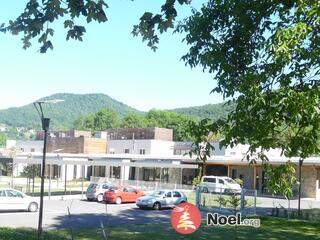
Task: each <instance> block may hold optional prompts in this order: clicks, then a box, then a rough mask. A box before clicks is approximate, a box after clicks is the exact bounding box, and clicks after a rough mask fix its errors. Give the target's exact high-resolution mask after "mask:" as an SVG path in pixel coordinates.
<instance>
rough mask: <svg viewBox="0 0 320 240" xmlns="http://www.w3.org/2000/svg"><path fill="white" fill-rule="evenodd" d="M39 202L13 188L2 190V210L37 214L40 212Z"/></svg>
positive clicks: (0, 192) (0, 206) (0, 207)
mask: <svg viewBox="0 0 320 240" xmlns="http://www.w3.org/2000/svg"><path fill="white" fill-rule="evenodd" d="M38 206H39V200H38V199H37V198H35V197H30V196H28V195H26V194H24V193H22V192H20V191H18V190H15V189H11V188H0V210H1V211H7V210H25V211H29V212H36V211H37V210H38Z"/></svg>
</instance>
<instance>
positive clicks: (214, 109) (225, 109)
mask: <svg viewBox="0 0 320 240" xmlns="http://www.w3.org/2000/svg"><path fill="white" fill-rule="evenodd" d="M234 108H235V105H234V104H230V105H228V104H225V103H218V104H206V105H203V106H196V107H187V108H176V109H172V110H170V111H173V112H176V113H180V114H184V115H188V116H193V117H196V118H198V119H203V118H209V119H212V120H217V119H220V118H225V117H226V116H227V115H228V113H229V112H231V111H232V110H233V109H234Z"/></svg>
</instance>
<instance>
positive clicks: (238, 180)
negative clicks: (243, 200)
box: [234, 178, 243, 186]
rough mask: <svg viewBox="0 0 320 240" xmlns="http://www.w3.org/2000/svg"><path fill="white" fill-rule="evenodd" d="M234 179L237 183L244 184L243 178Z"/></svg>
mask: <svg viewBox="0 0 320 240" xmlns="http://www.w3.org/2000/svg"><path fill="white" fill-rule="evenodd" d="M234 181H235V182H236V183H238V184H239V185H240V186H243V180H242V179H240V178H236V179H234Z"/></svg>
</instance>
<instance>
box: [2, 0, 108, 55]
mask: <svg viewBox="0 0 320 240" xmlns="http://www.w3.org/2000/svg"><path fill="white" fill-rule="evenodd" d="M107 8H108V5H107V4H106V2H105V1H103V0H99V1H94V0H87V1H84V0H77V1H74V0H65V1H60V0H50V1H37V0H29V1H28V2H27V4H26V8H25V9H24V12H23V13H22V14H21V15H20V16H19V17H17V19H16V20H15V21H9V24H7V25H5V24H2V25H1V26H0V32H1V31H2V32H10V33H12V34H14V35H17V34H19V33H22V34H23V37H22V42H23V48H24V49H27V48H29V47H30V46H31V39H33V38H38V42H39V43H40V44H41V47H40V52H41V53H45V52H46V51H47V50H48V49H53V44H52V42H51V40H50V38H52V36H53V35H54V30H53V29H52V28H50V26H51V23H52V22H54V21H58V20H62V19H66V20H64V22H63V25H64V28H66V30H67V36H66V39H67V40H69V39H70V38H72V39H74V40H79V41H82V37H83V35H84V33H85V32H86V29H85V27H84V26H81V25H76V23H75V22H76V19H78V18H82V17H84V18H85V19H86V22H87V23H90V22H91V21H95V22H99V23H101V22H106V21H107V20H108V19H107V16H106V14H105V10H106V9H107ZM60 23H61V21H60Z"/></svg>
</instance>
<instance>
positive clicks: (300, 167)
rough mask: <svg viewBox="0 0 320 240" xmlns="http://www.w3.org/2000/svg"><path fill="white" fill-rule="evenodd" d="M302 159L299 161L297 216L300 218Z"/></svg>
mask: <svg viewBox="0 0 320 240" xmlns="http://www.w3.org/2000/svg"><path fill="white" fill-rule="evenodd" d="M302 164H303V159H302V158H300V159H299V192H298V194H299V196H298V215H299V216H301V171H302Z"/></svg>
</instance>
